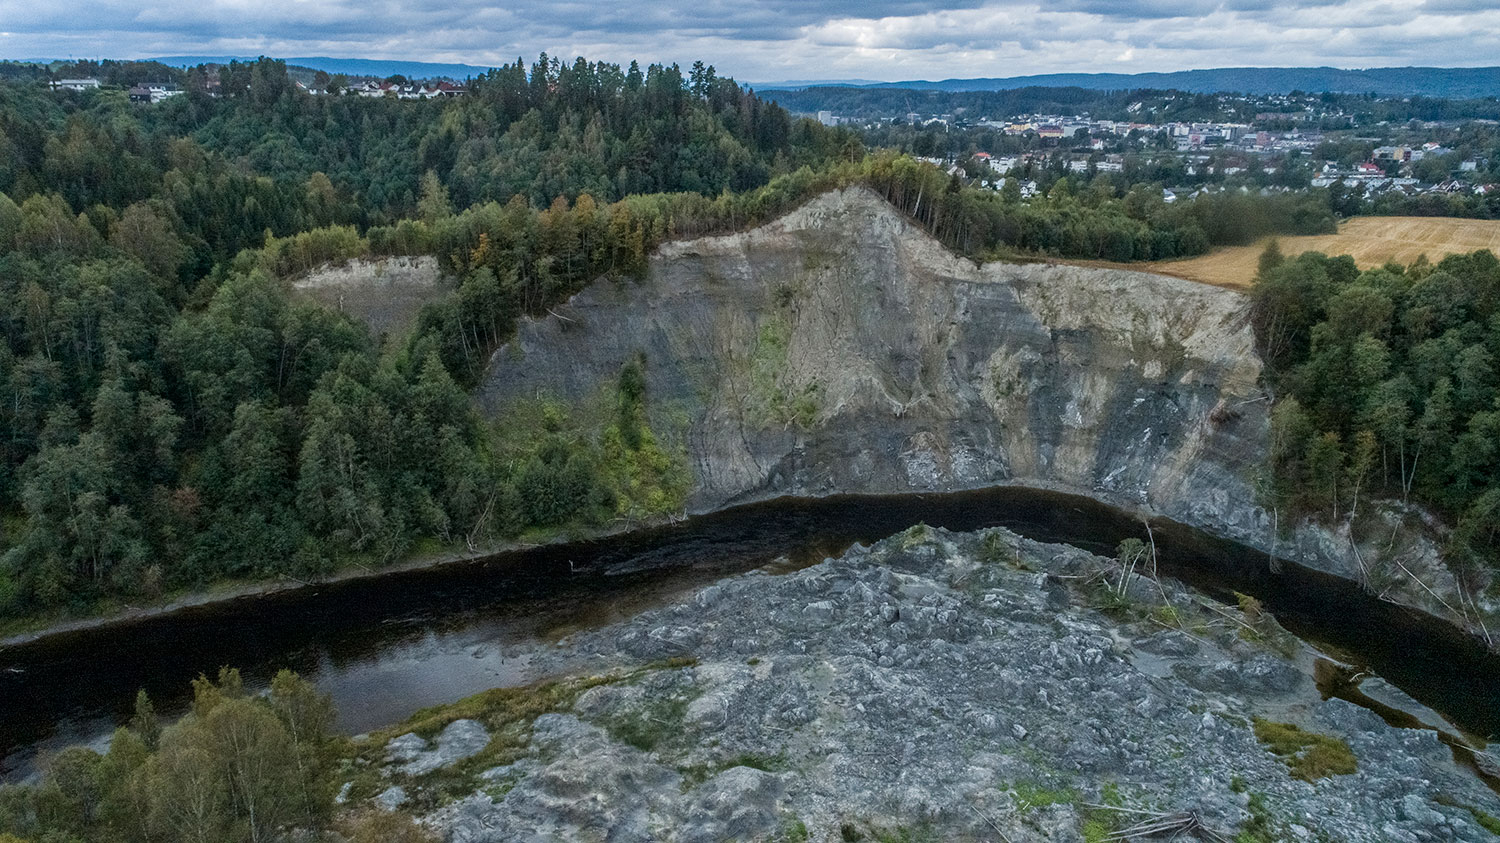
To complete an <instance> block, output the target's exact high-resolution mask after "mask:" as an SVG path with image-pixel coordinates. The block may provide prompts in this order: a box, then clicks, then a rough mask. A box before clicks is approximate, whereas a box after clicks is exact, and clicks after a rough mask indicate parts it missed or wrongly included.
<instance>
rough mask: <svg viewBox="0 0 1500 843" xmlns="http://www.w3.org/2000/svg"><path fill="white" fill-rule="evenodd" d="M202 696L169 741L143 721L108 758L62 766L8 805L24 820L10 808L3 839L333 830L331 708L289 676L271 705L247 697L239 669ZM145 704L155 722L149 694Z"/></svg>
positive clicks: (260, 835)
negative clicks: (151, 735) (148, 731)
mask: <svg viewBox="0 0 1500 843" xmlns="http://www.w3.org/2000/svg"><path fill="white" fill-rule="evenodd" d="M194 692H195V702H194V707H193V711H192V713H190V714H189V715H187V716H186V717H185V718H183V719H182V720H181V721H179V722H177V723H175V724H173V725H172V726H170V727H168V728H167V729H165V730H164V731H161V732H160V733H159V741H153V742H150V743H148V741H147V740H143V738H142V736H140V735H139V732H140V731H141V729H140V726H139V722H137V724H136V725H135V726H133V728H134V731H132V730H126V729H120V730H118V731H117V732H116V733H115V736H114V738H113V740H112V741H111V744H110V750H109V752H108V754H106V755H104V756H100V755H99V754H98V753H95V752H93V751H92V750H88V749H84V748H72V749H68V750H64V751H63V752H61V753H59V754H58V755H57V756H55V757H54V758H52V759H51V760H50V761H49V762H48V764H47V767H46V769H45V771H44V772H43V775H42V779H41V782H40V783H39V784H37V785H33V786H25V787H18V788H15V789H14V790H12V791H11V792H10V793H9V794H7V795H6V799H5V801H6V802H7V803H9V804H14V805H17V806H19V808H20V810H16V811H8V810H5V809H4V808H3V807H0V836H3V835H4V834H5V833H14V834H20V835H26V836H34V837H38V838H39V839H43V840H55V839H76V840H82V841H150V840H197V841H209V840H214V841H239V840H246V841H256V840H265V839H271V838H272V836H273V835H277V834H280V833H281V832H282V830H283V829H285V828H288V827H303V828H316V827H319V826H320V825H321V824H322V823H323V822H325V820H326V818H327V817H328V816H329V814H330V812H331V809H332V805H333V799H332V795H333V792H332V790H331V788H330V780H329V778H328V763H327V762H328V760H329V758H330V752H331V744H330V740H329V733H328V729H329V728H330V727H331V725H332V709H331V706H330V704H329V702H328V698H327V697H325V696H322V695H320V694H318V693H317V692H316V691H315V690H314V689H313V688H312V686H310V685H308V684H307V683H306V682H303V681H302V680H301V679H299V678H297V677H296V676H295V675H294V674H291V673H289V672H283V673H282V674H280V675H278V676H277V677H276V680H275V682H273V684H272V692H271V696H270V698H269V699H258V698H252V697H250V696H247V695H246V694H245V693H244V691H243V688H242V687H241V686H240V683H239V674H238V672H236V671H232V670H225V671H223V672H221V674H220V680H219V681H218V682H210V681H208V680H207V679H201V678H200V679H199V680H198V681H197V682H195V683H194ZM137 704H138V709H140V710H144V711H146V712H149V702H148V701H145V700H144V695H142V697H141V698H139V699H138V701H137ZM310 714H313V715H314V716H309V715H310ZM141 719H142V715H141V713H140V711H138V717H137V721H140V720H141ZM153 722H154V717H153ZM7 826H9V827H7Z"/></svg>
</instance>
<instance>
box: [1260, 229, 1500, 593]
mask: <svg viewBox="0 0 1500 843" xmlns="http://www.w3.org/2000/svg"><path fill="white" fill-rule="evenodd" d="M1253 313H1254V324H1255V329H1256V336H1257V339H1258V341H1259V343H1260V347H1261V351H1262V355H1263V357H1264V359H1265V360H1266V363H1267V364H1268V370H1269V375H1270V378H1271V382H1272V384H1273V386H1274V387H1275V389H1276V390H1277V391H1278V392H1279V393H1280V394H1279V400H1278V401H1277V404H1276V407H1275V409H1274V411H1273V417H1272V434H1273V444H1272V459H1273V462H1274V469H1275V470H1274V474H1273V484H1272V486H1273V487H1272V489H1271V492H1270V493H1271V499H1272V502H1273V503H1274V504H1276V505H1278V506H1280V507H1281V508H1282V509H1283V511H1285V512H1291V513H1308V514H1313V515H1315V516H1318V517H1322V518H1325V519H1328V520H1330V521H1339V520H1345V519H1348V520H1352V519H1354V518H1355V517H1356V516H1357V515H1358V514H1359V512H1360V511H1361V508H1362V507H1363V506H1364V502H1365V501H1367V500H1368V499H1369V498H1370V497H1372V496H1382V497H1387V498H1400V499H1407V498H1410V499H1412V500H1415V501H1419V502H1421V503H1424V504H1426V505H1427V506H1429V507H1431V508H1433V509H1435V510H1437V511H1438V512H1440V513H1442V514H1444V515H1445V516H1447V518H1448V520H1449V522H1450V523H1452V524H1453V525H1455V531H1454V535H1453V541H1452V542H1451V545H1450V547H1449V557H1450V559H1451V560H1453V561H1455V562H1457V563H1459V564H1460V566H1462V565H1463V564H1473V563H1476V562H1478V561H1479V560H1485V561H1487V562H1488V563H1490V564H1494V563H1495V561H1496V558H1497V555H1496V552H1497V550H1500V545H1497V530H1500V366H1497V361H1500V261H1497V260H1496V258H1495V256H1494V255H1493V254H1491V253H1490V252H1488V251H1481V252H1475V253H1473V254H1469V255H1453V256H1450V257H1447V258H1444V259H1443V260H1442V261H1441V262H1440V263H1438V264H1436V265H1433V264H1430V263H1427V262H1426V261H1425V260H1422V261H1418V262H1417V263H1415V264H1412V265H1411V266H1408V267H1401V266H1397V265H1387V266H1384V267H1381V268H1379V269H1372V270H1366V271H1364V272H1361V271H1359V270H1358V269H1357V268H1356V267H1355V265H1354V262H1353V260H1351V259H1350V258H1349V257H1347V256H1345V257H1339V258H1329V257H1326V256H1324V255H1322V254H1318V253H1308V254H1304V255H1301V256H1300V257H1297V258H1295V259H1293V260H1283V259H1282V258H1281V257H1280V255H1279V254H1278V253H1276V252H1275V251H1274V250H1270V251H1268V253H1267V254H1266V256H1264V257H1263V258H1262V269H1261V273H1260V276H1259V278H1258V280H1257V282H1256V286H1255V290H1254V311H1253Z"/></svg>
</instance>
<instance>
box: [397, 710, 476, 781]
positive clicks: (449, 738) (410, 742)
mask: <svg viewBox="0 0 1500 843" xmlns="http://www.w3.org/2000/svg"><path fill="white" fill-rule="evenodd" d="M489 742H490V733H489V732H488V731H486V730H485V728H484V726H483V725H482V724H480V723H477V722H475V721H473V720H455V721H453V722H452V723H449V724H448V725H447V726H446V727H444V728H443V731H442V732H440V733H438V736H437V737H436V738H435V739H434V740H433V741H432V742H431V743H429V742H428V741H426V740H424V739H423V738H422V737H421V736H420V735H414V734H405V735H400V736H399V737H395V738H392V739H391V741H390V743H388V744H386V747H385V752H386V756H387V757H389V758H390V759H391V760H392V761H395V762H398V767H397V769H398V770H400V771H401V772H402V773H404V774H406V775H408V776H420V775H424V774H426V773H430V772H432V771H433V770H438V769H441V768H443V767H447V766H449V765H450V764H454V763H457V762H459V761H462V760H464V759H465V758H472V757H474V756H475V755H478V754H479V753H480V752H481V751H482V750H483V749H484V748H485V747H486V746H488V745H489Z"/></svg>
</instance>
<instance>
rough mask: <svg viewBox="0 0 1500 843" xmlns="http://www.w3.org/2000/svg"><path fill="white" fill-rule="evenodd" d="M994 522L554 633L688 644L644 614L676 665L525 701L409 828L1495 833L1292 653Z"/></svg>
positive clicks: (842, 833) (593, 644)
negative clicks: (519, 750) (1287, 751)
mask: <svg viewBox="0 0 1500 843" xmlns="http://www.w3.org/2000/svg"><path fill="white" fill-rule="evenodd" d="M995 532H996V533H997V534H998V537H999V538H1000V539H1001V542H1000V543H1001V544H1003V545H1004V547H1006V548H1007V552H1006V553H1005V554H1004V557H1005V561H1004V562H1000V561H986V560H993V557H994V554H992V553H987V552H986V549H985V548H986V544H985V542H984V537H983V536H982V535H972V534H971V535H965V534H950V533H947V532H946V531H942V530H929V529H926V528H918V529H914V530H911V531H908V532H907V533H904V534H902V535H899V536H896V537H893V538H891V539H888V540H886V541H883V542H880V543H877V544H876V545H874V546H873V547H871V548H868V549H865V548H855V549H854V550H851V551H850V552H848V553H847V554H845V555H844V557H842V558H840V559H836V560H829V561H826V562H824V563H822V564H819V565H815V566H813V567H811V568H807V569H805V570H802V571H799V572H797V573H794V574H787V575H782V576H772V575H768V574H765V573H762V572H755V573H751V574H746V575H742V576H738V577H733V578H731V579H728V580H725V581H722V582H720V583H718V584H716V585H714V586H712V587H711V589H712V590H711V591H709V590H705V591H704V592H700V593H699V595H698V596H699V597H700V598H704V599H689V600H684V601H682V602H681V603H679V604H677V605H674V606H670V607H666V608H662V609H657V610H653V611H650V612H648V613H646V614H644V615H642V616H640V617H637V618H635V619H632V620H630V621H626V622H623V623H621V624H618V625H615V626H612V627H607V628H603V629H599V630H594V631H589V632H583V633H578V634H576V635H575V636H573V637H571V638H570V639H566V640H564V642H562V643H563V644H564V645H565V646H564V648H565V649H570V650H572V649H577V650H582V651H588V652H597V653H601V654H606V655H608V656H609V657H610V658H613V659H615V660H616V661H617V662H618V663H619V664H621V665H623V666H628V665H639V664H640V663H641V662H642V660H652V659H662V658H666V657H669V656H678V655H680V654H681V652H680V650H678V649H677V648H675V647H674V646H672V645H671V644H670V642H668V641H665V640H661V639H658V638H655V637H653V636H652V635H651V632H652V631H653V630H656V629H661V628H675V627H679V626H689V627H692V628H695V629H697V630H699V632H700V635H699V638H698V640H697V641H696V643H695V645H694V650H693V655H694V656H695V657H696V659H697V661H696V663H695V664H693V665H691V666H687V667H663V668H660V669H657V670H654V671H649V672H646V673H644V674H636V675H637V678H636V679H634V680H632V681H630V682H625V683H606V684H601V685H597V686H596V687H593V688H591V689H590V690H588V691H586V692H585V693H583V694H582V696H580V697H578V699H577V701H576V703H574V704H573V705H572V706H571V707H570V708H567V709H566V710H562V711H559V712H557V713H552V714H546V715H543V716H541V717H539V718H537V719H536V721H535V722H534V724H533V725H532V733H531V734H532V737H531V741H530V745H529V747H528V748H527V749H526V750H525V751H524V753H523V754H522V757H521V758H520V759H519V760H517V761H515V762H514V763H512V764H510V765H508V766H507V767H504V768H500V769H499V770H498V771H496V772H495V774H494V775H491V774H490V773H488V772H487V773H485V774H484V775H483V776H481V777H480V780H479V781H477V782H476V783H475V785H476V788H477V789H476V790H475V791H474V792H473V793H472V794H470V795H468V796H466V797H462V798H459V799H457V800H455V801H452V802H450V803H448V804H446V805H443V806H441V807H438V808H436V809H435V810H432V811H430V812H428V813H427V814H426V815H425V816H424V817H423V822H424V823H425V824H426V825H427V826H428V827H430V828H432V829H434V830H436V831H438V832H440V833H441V834H442V835H443V836H444V838H445V839H446V840H447V841H451V843H490V841H501V840H507V841H508V840H586V839H597V840H612V841H636V840H639V841H647V840H653V841H700V840H701V841H709V840H785V839H806V840H815V841H837V840H848V839H944V840H948V839H956V840H994V839H1001V838H1002V837H1003V838H1004V839H1010V840H1056V841H1080V840H1083V839H1084V830H1085V828H1086V827H1089V828H1092V831H1091V832H1090V833H1092V834H1094V835H1095V836H1094V838H1093V839H1099V838H1098V834H1100V833H1101V829H1105V830H1106V831H1107V829H1109V828H1122V827H1124V826H1126V825H1128V824H1129V823H1130V822H1132V821H1133V820H1132V816H1138V815H1130V814H1126V813H1120V814H1111V813H1110V812H1109V811H1108V810H1105V809H1099V808H1093V807H1090V806H1091V805H1098V804H1102V803H1109V802H1112V803H1114V804H1118V805H1120V806H1122V807H1124V808H1128V809H1131V810H1137V811H1141V810H1145V811H1160V812H1176V811H1191V812H1193V813H1194V814H1196V815H1197V816H1198V817H1199V818H1200V819H1201V821H1202V822H1203V823H1204V824H1205V825H1206V826H1208V827H1209V828H1212V829H1214V830H1216V831H1218V832H1220V833H1223V834H1225V835H1227V836H1228V837H1234V836H1235V834H1236V832H1237V831H1238V830H1244V829H1246V828H1250V827H1254V828H1257V829H1259V833H1260V834H1262V835H1266V836H1264V837H1256V838H1253V839H1276V840H1298V839H1308V840H1314V839H1316V840H1329V841H1351V843H1352V841H1366V840H1370V841H1373V840H1384V841H1454V840H1457V841H1476V843H1477V841H1487V840H1494V839H1497V838H1495V837H1493V836H1491V835H1490V834H1489V833H1488V832H1486V831H1484V830H1483V829H1482V828H1481V827H1480V826H1479V825H1478V824H1477V822H1476V815H1474V814H1471V813H1470V811H1469V807H1473V808H1476V809H1479V810H1481V811H1486V812H1489V813H1491V814H1494V813H1497V812H1500V799H1497V798H1496V797H1495V795H1494V793H1492V792H1491V791H1489V790H1488V789H1487V788H1486V787H1485V785H1484V784H1483V783H1482V782H1480V781H1479V780H1478V779H1477V778H1476V777H1475V776H1474V775H1473V774H1471V773H1470V772H1468V771H1466V770H1464V769H1462V768H1461V767H1459V766H1458V765H1457V764H1456V763H1455V762H1454V760H1453V758H1452V755H1451V754H1450V753H1449V751H1448V748H1447V747H1446V746H1444V745H1443V744H1442V743H1441V742H1440V741H1439V740H1438V737H1437V735H1436V733H1434V732H1432V731H1426V730H1403V729H1397V728H1393V727H1391V726H1388V725H1386V723H1385V722H1384V721H1383V720H1381V719H1380V718H1379V717H1377V716H1376V715H1374V714H1373V713H1371V712H1369V711H1366V710H1365V709H1362V708H1358V707H1356V706H1354V705H1351V704H1349V703H1346V702H1343V701H1341V700H1337V699H1334V700H1327V701H1325V700H1323V699H1322V698H1321V697H1320V695H1319V694H1318V692H1317V689H1316V687H1315V686H1314V684H1313V681H1312V679H1311V676H1310V675H1309V674H1310V672H1311V663H1312V655H1313V654H1312V653H1311V652H1310V651H1302V652H1298V653H1294V655H1293V656H1291V657H1287V656H1283V655H1279V654H1277V653H1275V652H1271V651H1267V650H1265V649H1262V648H1261V647H1260V646H1259V645H1255V644H1252V643H1249V642H1247V641H1246V640H1244V639H1243V638H1242V637H1241V635H1240V630H1241V628H1242V627H1241V626H1240V623H1239V622H1238V621H1230V620H1228V619H1226V618H1225V616H1224V614H1223V613H1224V612H1226V611H1227V612H1230V613H1232V612H1233V610H1228V609H1224V608H1223V607H1214V608H1213V609H1209V608H1205V607H1203V606H1202V605H1201V604H1202V601H1203V599H1204V598H1202V597H1200V596H1196V595H1194V594H1192V593H1190V592H1188V591H1186V590H1184V589H1182V588H1181V587H1179V586H1176V585H1174V584H1172V583H1170V582H1168V583H1163V585H1162V588H1161V589H1159V590H1158V589H1156V588H1152V589H1151V590H1149V591H1143V592H1142V598H1141V599H1140V600H1137V601H1133V602H1131V603H1130V604H1129V605H1128V606H1127V607H1126V608H1123V609H1121V608H1119V607H1117V608H1115V609H1113V610H1111V611H1112V612H1113V613H1114V614H1106V613H1105V612H1101V611H1100V610H1097V609H1094V608H1091V606H1090V604H1091V603H1093V602H1094V601H1095V600H1097V599H1098V596H1099V594H1100V592H1099V591H1094V590H1091V587H1090V586H1088V585H1086V584H1085V583H1087V582H1088V581H1090V580H1092V579H1095V578H1097V577H1098V576H1104V577H1106V578H1109V577H1112V576H1115V574H1112V573H1111V572H1110V571H1111V569H1110V567H1109V566H1110V563H1109V562H1108V561H1107V560H1102V559H1099V558H1097V557H1092V556H1090V555H1089V554H1087V553H1084V552H1082V551H1079V550H1076V549H1072V548H1068V547H1063V546H1057V545H1043V544H1038V543H1035V542H1030V541H1027V540H1022V539H1019V538H1018V537H1015V536H1013V535H1010V534H1007V533H1004V532H1003V531H995ZM1012 547H1015V548H1016V553H1015V554H1014V556H1012V555H1011V553H1010V550H1009V549H1010V548H1012ZM1012 560H1014V562H1012ZM1062 578H1069V579H1062ZM1060 583H1064V584H1066V583H1071V585H1065V586H1059V584H1060ZM1168 602H1170V605H1171V607H1172V609H1173V612H1172V613H1169V614H1163V612H1164V610H1165V608H1166V606H1167V604H1168ZM813 606H816V607H817V609H816V611H815V612H813V613H812V614H813V615H815V616H816V618H817V621H816V623H808V622H805V621H804V619H806V618H808V616H809V612H808V609H809V607H813ZM888 608H889V609H891V610H892V612H887V611H886V610H887V609H888ZM1121 612H1123V613H1124V614H1123V615H1121V614H1120V613H1121ZM892 613H893V614H892ZM891 617H894V618H895V619H894V620H891V619H890V618H891ZM1163 617H1169V618H1174V619H1176V622H1178V623H1181V625H1182V627H1183V629H1176V628H1171V629H1168V628H1164V626H1163V624H1162V623H1161V622H1160V619H1161V618H1163ZM1122 618H1123V619H1122ZM793 621H795V622H793ZM1168 626H1171V624H1168ZM653 641H654V642H656V643H655V646H656V648H657V649H656V651H655V652H647V651H645V650H644V648H645V647H646V646H647V643H646V642H653ZM559 658H561V656H559ZM1182 677H1192V678H1194V679H1197V680H1201V681H1194V682H1188V681H1184V680H1183V678H1182ZM1256 717H1264V718H1267V719H1271V720H1275V721H1291V722H1295V723H1298V724H1299V725H1300V726H1301V727H1302V728H1304V729H1306V730H1309V731H1313V732H1317V733H1320V734H1326V735H1329V736H1331V737H1334V738H1337V739H1338V740H1341V741H1343V742H1344V743H1345V744H1347V746H1348V747H1349V749H1350V751H1352V753H1353V755H1354V757H1355V758H1356V759H1357V765H1358V767H1357V770H1356V771H1355V772H1354V773H1352V774H1347V775H1333V776H1330V777H1327V778H1319V779H1317V780H1316V781H1314V782H1312V783H1309V782H1306V781H1301V780H1298V779H1296V778H1294V777H1293V776H1292V775H1291V770H1290V769H1289V767H1288V765H1287V763H1286V761H1285V760H1284V759H1282V758H1280V757H1278V756H1276V755H1274V754H1273V753H1272V752H1271V751H1270V750H1269V749H1268V748H1267V747H1266V746H1265V745H1264V744H1262V743H1261V742H1260V741H1259V740H1258V739H1257V737H1256V735H1255V732H1254V730H1253V729H1252V726H1251V722H1252V719H1253V718H1256ZM642 728H648V729H650V730H652V731H651V735H650V739H649V740H643V739H642V737H641V731H640V730H641V729H642ZM502 779H503V781H504V782H505V786H504V787H503V788H497V787H495V786H494V785H493V782H494V781H497V780H502ZM409 786H415V787H420V786H421V782H420V780H415V781H414V782H412V783H411V784H409ZM1090 824H1092V825H1090ZM997 832H998V833H997ZM924 835H925V836H924Z"/></svg>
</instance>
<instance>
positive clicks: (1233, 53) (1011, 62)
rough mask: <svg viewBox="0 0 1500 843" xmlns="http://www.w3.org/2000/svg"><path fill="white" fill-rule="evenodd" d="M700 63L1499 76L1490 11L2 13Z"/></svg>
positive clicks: (1194, 6) (10, 32)
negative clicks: (1395, 70) (1419, 68)
mask: <svg viewBox="0 0 1500 843" xmlns="http://www.w3.org/2000/svg"><path fill="white" fill-rule="evenodd" d="M543 50H545V51H546V52H547V53H549V54H551V55H556V56H562V57H564V58H568V59H571V58H573V57H575V56H580V55H581V56H586V57H588V58H590V59H596V60H607V61H613V62H620V63H622V64H623V63H626V62H629V61H630V60H631V59H639V60H641V61H642V63H643V64H645V63H649V62H658V61H659V62H679V63H681V64H683V65H684V66H686V65H687V64H690V63H691V62H692V61H694V60H696V59H702V60H703V61H705V62H707V63H709V64H713V65H715V66H716V68H717V70H718V71H719V73H720V74H721V75H728V76H733V77H735V78H737V79H740V80H742V81H759V82H773V81H784V80H789V79H871V80H883V81H897V80H905V79H945V78H958V77H978V76H1018V75H1026V74H1032V73H1060V72H1106V73H1136V72H1144V71H1170V70H1187V69H1193V68H1208V67H1240V66H1309V65H1331V66H1334V67H1346V68H1360V67H1389V66H1401V65H1437V66H1448V67H1455V66H1478V65H1492V64H1500V0H1306V1H1305V2H1295V3H1292V2H1281V0H1053V2H1048V3H1045V4H1040V5H1039V4H1037V3H1035V2H1027V0H932V2H914V0H823V2H805V0H733V2H730V0H592V2H577V0H510V2H505V3H495V2H489V0H429V2H425V3H423V2H409V0H408V1H407V2H394V0H153V2H150V3H140V2H138V0H54V1H53V2H49V0H40V1H39V0H0V58H13V59H19V58H40V57H47V58H69V57H72V58H140V57H146V56H156V55H184V54H192V55H262V54H264V55H271V56H335V57H340V58H373V59H401V60H417V61H441V62H464V63H468V64H476V65H489V64H499V63H501V62H505V61H511V60H514V59H515V58H516V57H518V56H524V57H526V58H527V59H528V61H529V60H530V59H532V58H534V57H535V56H536V54H537V53H538V52H540V51H543Z"/></svg>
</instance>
